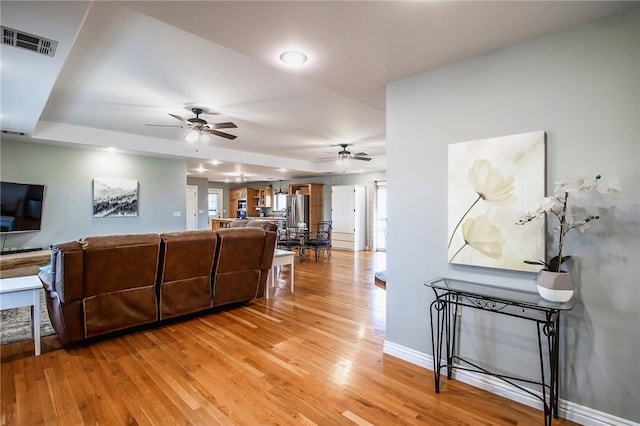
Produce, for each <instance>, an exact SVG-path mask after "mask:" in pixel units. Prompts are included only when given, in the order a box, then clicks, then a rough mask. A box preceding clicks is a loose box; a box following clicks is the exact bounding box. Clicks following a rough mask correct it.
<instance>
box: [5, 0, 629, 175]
mask: <svg viewBox="0 0 640 426" xmlns="http://www.w3.org/2000/svg"><path fill="white" fill-rule="evenodd" d="M635 5H637V2H612V1H586V2H579V1H570V2H561V1H555V2H520V1H515V2H483V1H472V2H457V1H448V2H447V1H445V2H436V1H425V2H420V1H407V2H404V1H376V2H368V1H354V2H346V1H344V2H340V1H335V2H328V1H318V2H316V1H300V2H280V1H256V2H251V1H195V2H187V1H140V2H127V1H122V2H107V1H96V2H78V1H76V2H57V1H43V2H35V1H27V2H24V1H17V2H12V1H4V0H3V1H2V2H1V3H0V8H1V10H0V22H1V23H2V25H3V26H7V27H10V28H14V29H17V30H20V31H24V32H27V33H32V34H36V35H39V36H42V37H46V38H50V39H54V40H57V41H58V42H59V44H58V50H57V52H56V55H55V56H54V57H53V58H51V57H45V56H42V55H38V54H35V53H33V52H30V51H27V50H23V49H18V48H15V47H9V46H4V45H3V46H1V47H0V49H1V51H0V53H1V58H2V67H1V73H2V75H1V86H0V88H1V89H2V94H1V108H2V111H1V113H2V114H1V116H0V120H1V121H0V126H1V128H2V129H6V130H13V131H21V132H26V133H27V134H28V135H29V136H28V138H26V140H33V141H35V142H42V143H56V144H64V145H72V146H76V145H81V146H83V147H93V148H97V149H102V148H106V147H109V146H111V147H116V148H118V149H120V150H123V151H126V152H133V153H142V154H147V155H149V154H151V155H159V156H169V157H179V158H185V159H187V160H188V163H187V164H188V168H189V169H194V168H196V167H198V166H199V165H200V164H202V165H203V166H204V167H205V168H207V169H208V171H207V172H205V173H202V174H200V173H198V172H193V171H192V170H190V172H192V173H193V174H192V176H206V177H208V178H209V179H210V180H215V181H222V180H224V179H225V178H226V179H231V180H233V178H234V177H235V176H238V175H239V174H240V173H242V174H244V175H245V176H246V177H247V178H248V179H249V180H254V181H256V180H268V179H275V180H277V179H289V178H292V177H302V176H313V175H320V174H324V173H336V172H341V171H342V170H341V169H340V168H339V167H338V166H337V165H336V164H335V161H318V160H317V158H321V157H333V156H334V155H335V154H337V152H338V151H339V149H340V148H339V147H336V146H335V145H336V144H339V143H350V144H353V145H352V146H350V147H349V149H350V150H351V151H353V152H362V151H364V152H367V153H368V154H369V155H371V156H372V158H373V159H372V161H370V162H365V161H354V162H353V163H354V164H353V165H351V166H349V169H348V170H347V172H356V171H378V170H385V168H386V158H385V145H386V141H385V85H386V84H387V83H389V82H392V81H395V80H398V79H401V78H405V77H408V76H410V75H413V74H416V73H420V72H422V71H425V70H428V69H432V68H435V67H438V66H441V65H443V64H446V63H449V62H452V61H456V60H460V59H463V58H465V57H469V56H474V55H479V54H483V53H486V52H488V51H490V50H493V49H496V48H500V47H502V46H506V45H509V44H513V43H516V42H519V41H522V40H525V39H527V38H531V37H535V36H538V35H541V34H544V33H548V32H553V31H558V30H561V29H565V28H569V27H571V26H574V25H577V24H579V23H581V22H585V21H589V20H593V19H597V18H599V17H602V16H605V15H608V14H612V13H615V12H618V11H620V10H623V9H625V8H629V7H633V6H635ZM292 48H295V49H301V50H304V51H305V52H306V53H307V54H308V55H309V58H310V60H309V62H308V64H307V65H306V66H304V67H298V68H291V67H286V66H284V65H282V64H281V63H279V61H278V60H277V57H278V55H279V54H280V53H281V52H282V51H284V50H288V49H292ZM190 106H202V107H204V108H206V109H207V110H209V111H211V112H216V113H217V114H215V115H214V114H208V115H204V116H203V117H202V118H204V119H206V120H207V121H209V122H222V121H233V122H235V123H236V124H237V125H238V128H237V129H231V130H229V131H228V133H232V134H234V135H237V139H235V140H234V141H229V140H227V139H223V138H218V137H215V136H212V138H211V140H210V141H209V142H208V143H207V144H200V146H198V147H195V146H193V145H190V144H188V143H186V142H185V141H184V132H185V131H184V130H183V129H180V128H170V127H150V126H145V124H163V125H175V124H179V121H177V120H175V119H174V118H172V117H170V116H169V114H170V113H171V114H177V115H180V116H183V117H185V118H188V117H191V116H192V114H191V112H190V111H189V109H188V108H189V107H190ZM225 131H226V130H225ZM5 137H6V136H5ZM24 139H25V138H23V140H24ZM212 159H215V160H218V161H221V162H222V163H221V164H219V165H216V166H214V165H212V164H210V163H208V161H209V160H212ZM280 168H285V169H287V171H285V172H281V171H279V170H278V169H280Z"/></svg>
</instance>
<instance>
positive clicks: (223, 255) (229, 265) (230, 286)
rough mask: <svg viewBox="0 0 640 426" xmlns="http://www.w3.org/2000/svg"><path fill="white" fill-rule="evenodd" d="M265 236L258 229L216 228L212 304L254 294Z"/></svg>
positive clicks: (256, 288)
mask: <svg viewBox="0 0 640 426" xmlns="http://www.w3.org/2000/svg"><path fill="white" fill-rule="evenodd" d="M266 235H267V233H266V232H265V231H264V230H263V229H261V228H229V229H220V230H218V253H217V255H216V261H215V271H216V273H215V275H214V284H213V306H220V305H225V304H228V303H236V302H242V301H248V300H251V299H254V298H255V297H256V296H257V294H258V289H259V287H260V277H261V273H262V271H261V266H262V257H263V253H264V250H265V242H266Z"/></svg>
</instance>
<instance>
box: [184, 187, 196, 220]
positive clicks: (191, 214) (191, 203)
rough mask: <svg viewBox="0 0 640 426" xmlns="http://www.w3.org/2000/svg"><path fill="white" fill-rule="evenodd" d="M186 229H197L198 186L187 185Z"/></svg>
mask: <svg viewBox="0 0 640 426" xmlns="http://www.w3.org/2000/svg"><path fill="white" fill-rule="evenodd" d="M186 216H187V231H195V230H197V229H198V187H197V186H195V185H187V213H186Z"/></svg>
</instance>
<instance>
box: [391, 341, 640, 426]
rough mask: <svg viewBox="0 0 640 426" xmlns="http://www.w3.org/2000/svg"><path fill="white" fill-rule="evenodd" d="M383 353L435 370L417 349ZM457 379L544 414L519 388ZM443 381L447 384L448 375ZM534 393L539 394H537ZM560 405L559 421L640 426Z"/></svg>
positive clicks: (474, 376)
mask: <svg viewBox="0 0 640 426" xmlns="http://www.w3.org/2000/svg"><path fill="white" fill-rule="evenodd" d="M382 352H383V353H385V354H387V355H391V356H394V357H396V358H399V359H402V360H404V361H407V362H410V363H411V364H415V365H418V366H420V367H423V368H426V369H428V370H433V356H431V355H429V354H426V353H423V352H419V351H416V350H415V349H411V348H407V347H406V346H402V345H398V344H397V343H393V342H389V341H388V340H385V341H384V346H383V349H382ZM454 376H455V377H454V378H455V379H456V380H459V381H461V382H463V383H467V384H469V385H471V386H475V387H477V388H480V389H484V390H486V391H489V392H491V393H495V394H496V395H500V396H503V397H505V398H507V399H510V400H512V401H516V402H519V403H521V404H524V405H527V406H529V407H533V408H536V409H538V410H542V402H541V401H540V400H538V399H537V398H534V397H533V396H531V395H529V394H528V393H526V392H524V391H522V390H520V389H518V388H515V387H513V386H510V385H509V384H507V383H505V382H503V381H502V380H500V379H498V378H495V377H491V376H486V375H484V374H479V373H472V372H469V371H462V370H458V371H455V372H454ZM444 377H445V380H446V375H445V376H444ZM533 392H534V393H538V392H536V391H533ZM558 405H559V407H558V411H559V415H560V417H562V418H565V419H567V420H571V421H572V422H576V423H580V424H583V425H585V426H640V423H635V422H632V421H631V420H626V419H623V418H621V417H616V416H614V415H612V414H608V413H605V412H602V411H597V410H594V409H593V408H589V407H585V406H582V405H578V404H576V403H574V402H571V401H565V400H563V399H560V400H559V401H558Z"/></svg>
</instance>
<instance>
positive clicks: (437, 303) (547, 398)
mask: <svg viewBox="0 0 640 426" xmlns="http://www.w3.org/2000/svg"><path fill="white" fill-rule="evenodd" d="M425 285H426V286H428V287H431V288H432V289H433V291H434V292H435V295H436V299H435V300H434V301H433V302H432V303H431V309H430V317H431V345H432V349H433V374H434V378H435V388H436V392H440V376H441V370H442V369H443V368H446V369H447V378H448V379H451V374H452V371H453V369H459V370H466V371H471V372H476V373H482V374H488V375H491V376H493V377H497V378H499V379H501V380H503V381H505V382H507V383H509V384H510V385H512V386H515V387H517V388H518V389H520V390H522V391H524V392H526V393H528V394H530V395H532V396H534V397H535V398H538V399H540V400H541V401H542V404H543V406H544V424H545V426H551V422H552V417H555V418H558V375H559V365H558V364H559V362H558V361H559V355H558V350H559V340H560V314H561V313H562V312H563V311H568V310H571V309H573V306H574V305H575V298H573V299H571V300H570V301H569V302H566V303H554V302H549V301H547V300H545V299H543V298H541V297H540V296H539V295H538V294H537V293H532V292H525V291H519V290H513V289H509V288H503V287H495V286H491V285H486V284H478V283H473V282H468V281H461V280H457V279H451V278H436V279H434V280H431V281H428V282H426V283H425ZM463 306H468V307H470V308H474V309H479V310H483V311H489V312H495V313H498V314H501V315H507V316H511V317H516V318H522V319H525V320H530V321H534V322H535V323H536V326H537V331H538V333H537V336H538V352H539V355H540V377H541V380H540V381H539V382H538V381H534V380H529V379H523V378H518V377H515V376H509V375H505V374H499V373H494V372H491V371H488V370H487V369H485V368H483V367H481V366H479V365H477V364H475V363H473V362H470V361H468V360H466V359H464V358H462V357H460V356H458V354H457V352H456V349H457V348H456V329H457V322H458V315H461V310H460V309H461V307H463ZM545 340H546V345H545V344H544V343H543V342H544V341H545ZM443 344H444V345H445V351H446V359H444V360H443V359H442V346H443ZM545 346H546V348H545ZM545 350H546V351H547V354H548V359H549V364H550V365H549V367H548V368H549V370H548V372H549V374H548V376H549V378H548V380H547V378H546V376H547V375H546V374H545V360H544V354H545ZM525 383H529V384H535V385H539V386H540V387H541V390H542V392H541V393H542V395H539V394H537V393H535V392H533V391H531V389H529V388H526V387H524V386H523V385H524V384H525Z"/></svg>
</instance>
